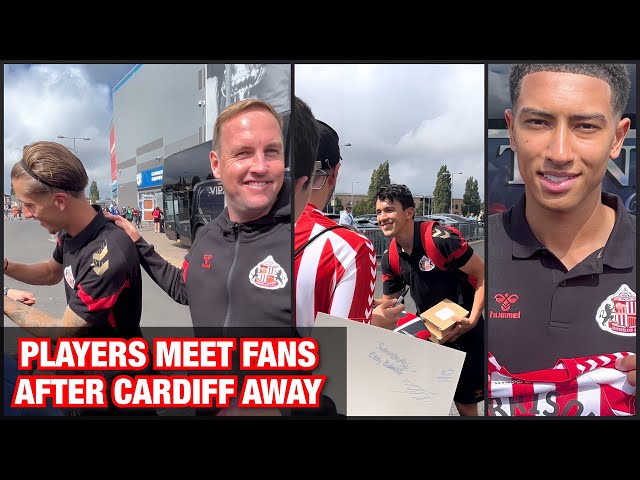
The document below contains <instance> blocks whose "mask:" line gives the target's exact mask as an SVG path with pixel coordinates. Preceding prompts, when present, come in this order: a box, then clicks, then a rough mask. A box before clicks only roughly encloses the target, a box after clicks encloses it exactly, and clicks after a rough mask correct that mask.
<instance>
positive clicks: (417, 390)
mask: <svg viewBox="0 0 640 480" xmlns="http://www.w3.org/2000/svg"><path fill="white" fill-rule="evenodd" d="M402 384H403V385H404V390H401V391H398V390H394V392H395V393H404V394H406V395H409V396H410V397H411V398H413V399H414V400H415V401H416V403H417V404H418V405H431V398H432V397H433V395H438V394H437V393H433V392H429V391H427V390H425V388H424V387H422V386H421V385H418V384H417V383H413V382H412V381H410V380H403V382H402Z"/></svg>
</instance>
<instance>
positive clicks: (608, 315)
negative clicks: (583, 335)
mask: <svg viewBox="0 0 640 480" xmlns="http://www.w3.org/2000/svg"><path fill="white" fill-rule="evenodd" d="M596 321H597V322H598V326H599V327H600V328H601V329H603V330H606V331H608V332H609V333H613V334H614V335H622V336H625V337H632V336H635V335H636V294H635V293H634V292H633V290H631V289H630V288H629V286H628V285H626V284H623V285H621V286H620V288H619V289H618V291H617V292H616V293H614V294H613V295H610V296H608V297H607V298H606V300H605V301H604V302H602V303H601V304H600V308H598V312H597V314H596Z"/></svg>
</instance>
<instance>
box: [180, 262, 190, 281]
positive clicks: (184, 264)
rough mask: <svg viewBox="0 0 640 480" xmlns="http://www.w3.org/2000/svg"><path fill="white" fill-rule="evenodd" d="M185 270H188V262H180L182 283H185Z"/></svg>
mask: <svg viewBox="0 0 640 480" xmlns="http://www.w3.org/2000/svg"><path fill="white" fill-rule="evenodd" d="M187 270H189V262H187V261H186V260H185V261H184V262H182V283H187Z"/></svg>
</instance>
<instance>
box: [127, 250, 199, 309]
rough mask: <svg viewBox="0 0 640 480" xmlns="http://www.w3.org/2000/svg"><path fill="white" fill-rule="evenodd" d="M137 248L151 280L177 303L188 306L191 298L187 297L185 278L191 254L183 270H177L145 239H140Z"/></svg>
mask: <svg viewBox="0 0 640 480" xmlns="http://www.w3.org/2000/svg"><path fill="white" fill-rule="evenodd" d="M136 248H137V249H138V258H139V259H140V265H141V266H142V268H144V270H145V271H146V272H147V273H148V274H149V276H150V277H151V279H152V280H153V281H154V282H156V284H157V285H158V286H159V287H160V288H161V289H163V290H164V291H165V292H166V293H167V295H169V296H170V297H171V298H173V299H174V300H175V301H176V302H178V303H181V304H182V305H188V304H189V298H188V297H187V286H186V284H185V278H186V274H187V268H188V267H189V256H190V254H191V252H189V253H188V254H187V256H186V257H185V260H184V263H183V265H182V268H176V267H174V266H173V265H171V264H170V263H169V262H167V261H166V260H165V259H164V258H162V257H161V256H160V254H159V253H158V252H156V251H155V248H153V245H149V244H148V243H147V242H146V241H145V239H144V238H142V237H140V240H138V241H137V242H136Z"/></svg>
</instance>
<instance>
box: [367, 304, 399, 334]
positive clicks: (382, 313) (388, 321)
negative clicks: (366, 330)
mask: <svg viewBox="0 0 640 480" xmlns="http://www.w3.org/2000/svg"><path fill="white" fill-rule="evenodd" d="M374 303H377V306H376V308H375V309H374V310H373V317H372V318H371V325H375V326H376V327H382V328H386V329H387V330H393V329H394V328H396V327H397V326H398V319H399V318H400V314H401V313H402V311H403V310H404V305H403V304H402V303H399V304H397V305H396V299H395V298H394V299H391V300H385V301H382V302H380V301H379V300H374Z"/></svg>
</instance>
